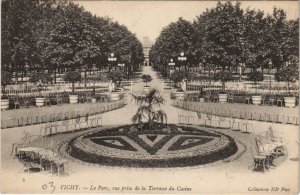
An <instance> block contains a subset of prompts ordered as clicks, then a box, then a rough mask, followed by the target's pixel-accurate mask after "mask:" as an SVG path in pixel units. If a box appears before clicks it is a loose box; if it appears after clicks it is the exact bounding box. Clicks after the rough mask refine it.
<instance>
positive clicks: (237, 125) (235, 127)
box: [231, 118, 241, 131]
mask: <svg viewBox="0 0 300 195" xmlns="http://www.w3.org/2000/svg"><path fill="white" fill-rule="evenodd" d="M231 129H232V130H233V131H240V130H241V127H240V122H237V121H236V120H235V118H233V119H232V120H231Z"/></svg>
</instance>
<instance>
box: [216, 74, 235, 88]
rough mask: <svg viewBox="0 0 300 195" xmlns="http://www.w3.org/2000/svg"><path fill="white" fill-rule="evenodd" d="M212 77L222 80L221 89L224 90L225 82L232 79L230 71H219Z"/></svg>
mask: <svg viewBox="0 0 300 195" xmlns="http://www.w3.org/2000/svg"><path fill="white" fill-rule="evenodd" d="M214 79H215V80H217V81H221V82H222V90H223V91H224V90H225V82H227V81H230V80H232V74H231V72H230V71H228V70H225V71H223V70H222V71H219V72H217V73H216V74H215V75H214Z"/></svg>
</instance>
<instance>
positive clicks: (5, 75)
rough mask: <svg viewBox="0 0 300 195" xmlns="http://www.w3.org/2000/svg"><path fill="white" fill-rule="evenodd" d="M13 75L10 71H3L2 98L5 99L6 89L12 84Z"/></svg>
mask: <svg viewBox="0 0 300 195" xmlns="http://www.w3.org/2000/svg"><path fill="white" fill-rule="evenodd" d="M11 79H12V74H11V73H10V72H8V71H1V88H2V97H5V87H6V86H7V85H9V84H10V83H11Z"/></svg>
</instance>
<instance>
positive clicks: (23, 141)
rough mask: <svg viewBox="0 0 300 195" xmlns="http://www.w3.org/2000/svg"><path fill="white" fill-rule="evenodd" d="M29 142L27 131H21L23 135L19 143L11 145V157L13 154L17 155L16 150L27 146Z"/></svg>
mask: <svg viewBox="0 0 300 195" xmlns="http://www.w3.org/2000/svg"><path fill="white" fill-rule="evenodd" d="M30 141H31V136H30V134H29V133H28V132H27V131H23V135H22V137H21V139H20V141H19V142H17V143H13V144H12V150H11V153H10V155H11V156H12V155H13V154H14V155H18V148H20V147H26V146H28V144H29V143H30Z"/></svg>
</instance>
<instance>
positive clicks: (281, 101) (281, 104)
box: [276, 98, 283, 107]
mask: <svg viewBox="0 0 300 195" xmlns="http://www.w3.org/2000/svg"><path fill="white" fill-rule="evenodd" d="M276 105H277V106H280V107H282V106H283V99H282V98H278V99H277V100H276Z"/></svg>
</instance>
